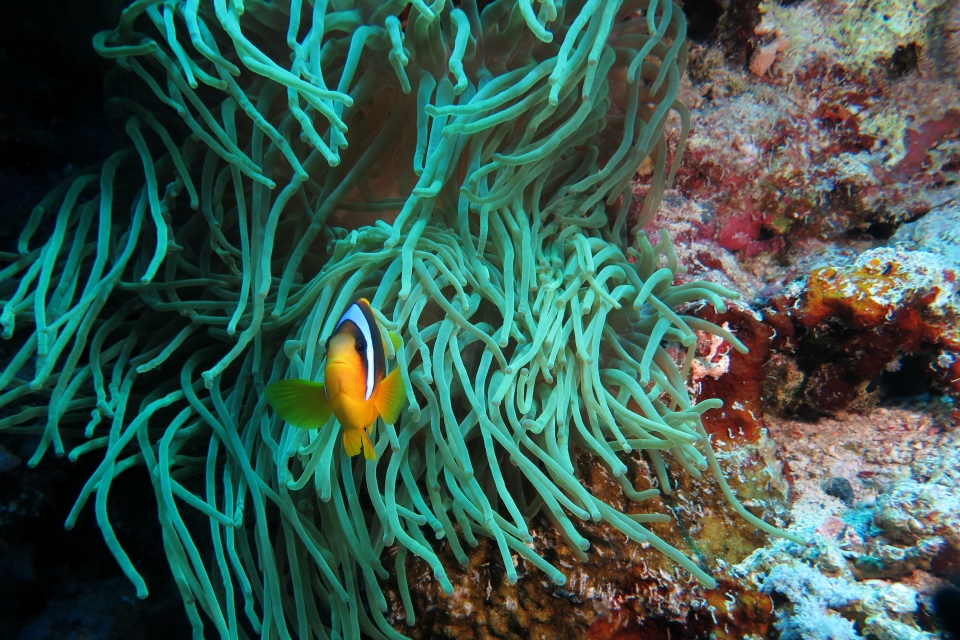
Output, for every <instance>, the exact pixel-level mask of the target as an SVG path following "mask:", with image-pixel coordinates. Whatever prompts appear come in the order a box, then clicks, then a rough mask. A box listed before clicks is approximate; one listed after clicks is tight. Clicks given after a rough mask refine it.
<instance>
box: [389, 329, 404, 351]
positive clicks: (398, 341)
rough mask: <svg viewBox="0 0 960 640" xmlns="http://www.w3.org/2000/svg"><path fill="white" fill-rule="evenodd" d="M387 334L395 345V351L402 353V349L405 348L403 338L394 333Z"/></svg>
mask: <svg viewBox="0 0 960 640" xmlns="http://www.w3.org/2000/svg"><path fill="white" fill-rule="evenodd" d="M387 334H388V335H389V336H390V342H391V343H392V344H393V350H394V351H400V347H402V346H403V338H401V337H400V335H399V334H397V333H394V332H393V331H388V332H387Z"/></svg>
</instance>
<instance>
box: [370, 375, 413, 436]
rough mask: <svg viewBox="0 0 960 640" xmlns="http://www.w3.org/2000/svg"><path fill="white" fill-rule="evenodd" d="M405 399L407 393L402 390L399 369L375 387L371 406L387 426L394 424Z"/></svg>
mask: <svg viewBox="0 0 960 640" xmlns="http://www.w3.org/2000/svg"><path fill="white" fill-rule="evenodd" d="M406 399H407V392H406V390H405V389H404V388H403V379H402V378H401V377H400V369H394V370H393V371H391V372H390V375H388V376H387V377H386V378H384V379H383V380H381V381H380V383H379V384H378V385H377V389H376V392H375V393H374V396H373V406H375V407H376V408H377V413H379V414H380V417H381V418H383V421H384V422H386V423H387V424H396V422H397V418H399V417H400V411H402V410H403V403H404V401H405V400H406Z"/></svg>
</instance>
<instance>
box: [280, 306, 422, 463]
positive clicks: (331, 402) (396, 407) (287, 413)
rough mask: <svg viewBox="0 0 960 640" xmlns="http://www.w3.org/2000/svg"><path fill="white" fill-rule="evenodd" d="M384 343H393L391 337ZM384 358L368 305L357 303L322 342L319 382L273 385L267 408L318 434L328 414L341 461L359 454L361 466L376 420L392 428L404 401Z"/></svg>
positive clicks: (396, 376) (397, 380)
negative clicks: (338, 429) (339, 433)
mask: <svg viewBox="0 0 960 640" xmlns="http://www.w3.org/2000/svg"><path fill="white" fill-rule="evenodd" d="M390 338H391V340H394V339H395V337H394V336H393V335H392V334H391V336H390ZM395 342H399V338H396V339H395ZM384 352H385V343H384V341H383V337H382V335H381V333H380V327H379V325H378V324H377V320H376V318H375V317H374V315H373V311H372V310H371V309H370V303H369V302H367V301H366V300H365V299H363V298H360V299H359V300H357V301H356V302H354V303H352V304H351V305H350V306H349V307H347V310H346V311H344V313H343V315H342V316H340V319H339V320H337V324H336V327H334V330H333V333H332V334H331V335H330V337H329V338H328V339H327V363H326V365H325V368H324V376H323V378H324V382H322V383H321V382H312V381H310V380H293V379H291V380H278V381H276V382H273V383H271V384H269V385H267V388H266V392H265V395H266V398H267V402H268V403H270V406H272V407H273V408H274V410H275V411H276V412H277V414H279V416H280V417H281V418H283V419H284V420H286V421H287V422H288V423H289V424H291V425H293V426H294V427H298V428H300V429H319V428H320V427H322V426H323V425H324V424H325V423H326V422H327V420H328V419H329V418H330V414H333V415H334V416H336V418H337V420H338V421H339V422H340V425H341V426H342V427H343V449H344V451H346V452H347V455H348V456H351V457H352V456H355V455H357V454H358V453H360V452H361V451H363V456H364V457H365V458H366V459H367V460H374V459H376V457H377V454H376V452H375V451H374V450H373V443H372V442H371V441H370V437H369V435H368V434H370V433H372V431H373V427H374V425H375V424H376V422H377V417H381V418H383V420H384V422H386V423H388V424H394V423H395V422H396V421H397V418H399V417H400V410H401V409H402V408H403V402H404V400H405V399H406V392H405V391H404V388H403V381H402V380H401V378H400V370H399V369H394V370H393V371H391V372H390V374H389V375H384V374H385V373H386V369H387V359H386V355H385V353H384Z"/></svg>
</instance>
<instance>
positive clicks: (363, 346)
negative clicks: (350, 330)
mask: <svg viewBox="0 0 960 640" xmlns="http://www.w3.org/2000/svg"><path fill="white" fill-rule="evenodd" d="M366 351H367V343H366V342H364V341H363V338H357V353H359V354H360V355H363V354H364V353H366Z"/></svg>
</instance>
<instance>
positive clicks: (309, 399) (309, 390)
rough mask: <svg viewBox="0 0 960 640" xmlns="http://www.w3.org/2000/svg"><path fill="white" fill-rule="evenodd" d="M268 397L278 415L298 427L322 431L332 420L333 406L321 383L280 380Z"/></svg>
mask: <svg viewBox="0 0 960 640" xmlns="http://www.w3.org/2000/svg"><path fill="white" fill-rule="evenodd" d="M264 395H266V397H267V402H268V403H270V406H271V407H273V409H274V411H276V412H277V414H278V415H279V416H280V417H281V418H283V419H284V420H286V421H287V422H288V423H290V424H291V425H293V426H294V427H298V428H300V429H319V428H320V427H322V426H323V425H324V423H326V421H327V420H329V419H330V413H331V409H330V403H329V402H328V401H327V392H326V391H325V390H324V388H323V384H322V383H320V382H311V381H310V380H277V381H276V382H273V383H271V384H268V385H267V388H266V391H265V392H264Z"/></svg>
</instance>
